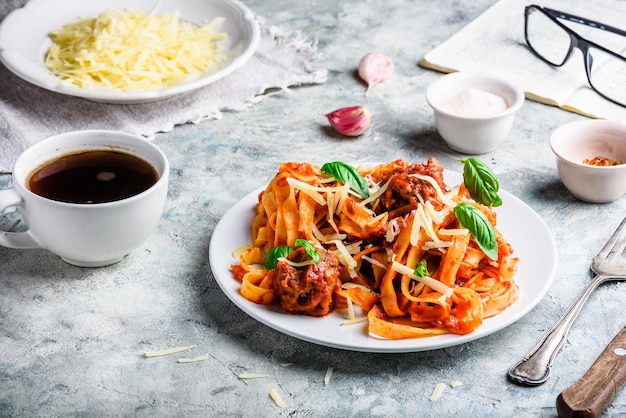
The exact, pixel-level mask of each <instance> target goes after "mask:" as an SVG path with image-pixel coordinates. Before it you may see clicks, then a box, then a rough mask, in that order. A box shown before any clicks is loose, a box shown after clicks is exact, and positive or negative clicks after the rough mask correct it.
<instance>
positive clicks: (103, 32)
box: [44, 10, 228, 92]
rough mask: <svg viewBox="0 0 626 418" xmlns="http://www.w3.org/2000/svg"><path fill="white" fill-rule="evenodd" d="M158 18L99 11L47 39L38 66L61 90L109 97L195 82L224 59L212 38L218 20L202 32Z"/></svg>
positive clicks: (174, 17) (217, 35) (217, 37)
mask: <svg viewBox="0 0 626 418" xmlns="http://www.w3.org/2000/svg"><path fill="white" fill-rule="evenodd" d="M179 15H180V14H179V13H178V12H174V13H171V14H168V13H163V14H161V15H159V16H155V15H151V14H145V13H143V12H133V11H127V10H125V11H115V10H112V11H105V12H103V13H100V14H99V15H98V16H96V17H88V18H84V19H81V20H79V21H77V22H73V23H69V24H67V25H65V26H63V27H62V28H60V29H58V30H56V31H54V32H52V33H50V34H49V36H50V39H52V41H53V44H52V46H51V47H50V49H49V51H48V53H47V55H46V58H45V61H44V64H45V66H46V68H48V69H49V70H50V71H51V72H52V74H54V75H55V76H57V77H58V78H60V79H61V82H62V83H63V84H65V85H75V86H78V87H82V88H85V89H98V90H111V91H127V92H128V91H145V90H155V89H160V88H165V87H169V86H172V85H175V84H179V83H182V82H186V81H191V80H194V79H196V78H198V77H199V76H200V75H201V74H203V73H206V72H207V71H210V70H211V68H212V67H213V66H215V65H216V64H217V63H219V62H220V61H221V60H223V59H224V58H225V55H224V54H223V52H222V51H221V49H223V48H222V47H221V46H220V45H221V44H220V41H222V40H225V39H227V37H228V35H227V33H225V32H217V29H218V28H219V27H220V26H221V24H222V22H223V19H222V18H217V19H215V20H213V21H212V22H210V23H208V24H206V25H204V26H201V27H199V26H195V25H193V24H191V23H189V22H184V21H179Z"/></svg>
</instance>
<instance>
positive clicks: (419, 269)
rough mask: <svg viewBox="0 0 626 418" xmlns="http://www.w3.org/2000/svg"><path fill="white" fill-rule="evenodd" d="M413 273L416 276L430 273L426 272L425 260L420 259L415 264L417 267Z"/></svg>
mask: <svg viewBox="0 0 626 418" xmlns="http://www.w3.org/2000/svg"><path fill="white" fill-rule="evenodd" d="M413 274H415V275H416V276H417V277H426V276H428V275H430V273H428V266H427V265H426V260H420V262H419V263H418V264H417V267H415V271H414V272H413Z"/></svg>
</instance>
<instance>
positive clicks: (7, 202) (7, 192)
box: [0, 189, 41, 249]
mask: <svg viewBox="0 0 626 418" xmlns="http://www.w3.org/2000/svg"><path fill="white" fill-rule="evenodd" d="M21 205H22V198H21V197H20V195H18V194H17V192H16V191H15V189H4V190H0V212H2V211H3V210H5V209H6V208H9V207H11V206H18V207H19V206H21ZM0 245H2V246H3V247H8V248H17V249H28V248H41V245H39V244H38V243H37V241H36V240H35V238H33V236H32V234H31V233H30V231H24V232H6V231H0Z"/></svg>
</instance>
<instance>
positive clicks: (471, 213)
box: [454, 202, 498, 260]
mask: <svg viewBox="0 0 626 418" xmlns="http://www.w3.org/2000/svg"><path fill="white" fill-rule="evenodd" d="M454 214H455V215H456V218H457V219H458V220H459V222H460V223H461V225H462V226H463V227H464V228H467V229H468V230H469V232H470V234H472V236H473V237H474V239H475V240H476V242H477V243H478V246H479V247H480V249H481V250H483V252H484V253H485V254H486V255H487V257H489V258H491V259H492V260H497V259H498V242H497V241H496V231H495V229H493V226H492V225H491V224H490V223H489V220H488V219H487V217H486V216H485V214H484V213H482V212H481V211H479V210H478V209H476V208H475V207H474V206H472V205H470V204H469V203H464V202H461V203H459V204H458V205H456V206H455V207H454Z"/></svg>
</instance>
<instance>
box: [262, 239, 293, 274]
mask: <svg viewBox="0 0 626 418" xmlns="http://www.w3.org/2000/svg"><path fill="white" fill-rule="evenodd" d="M292 251H293V248H291V247H290V246H288V245H279V246H277V247H274V248H272V249H271V250H270V251H269V252H268V253H267V257H265V261H264V262H263V267H265V270H267V271H270V270H273V269H275V268H276V266H277V265H278V259H279V258H283V257H287V256H288V255H289V253H290V252H292Z"/></svg>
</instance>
